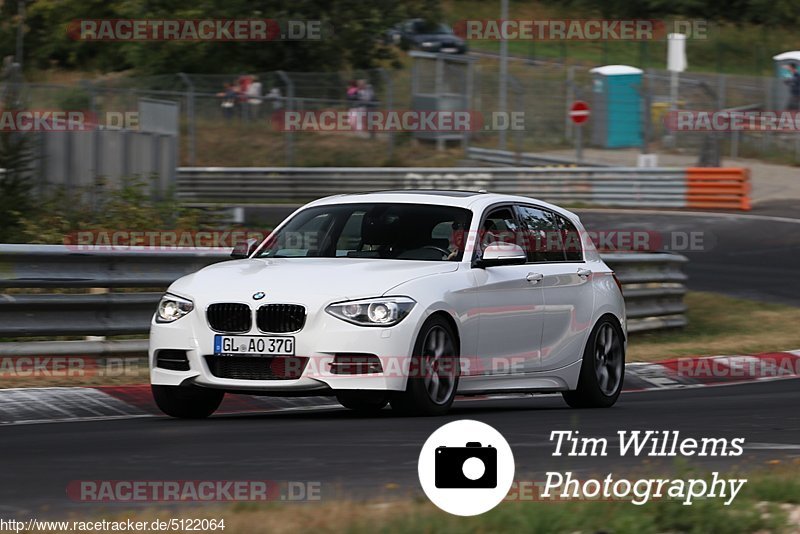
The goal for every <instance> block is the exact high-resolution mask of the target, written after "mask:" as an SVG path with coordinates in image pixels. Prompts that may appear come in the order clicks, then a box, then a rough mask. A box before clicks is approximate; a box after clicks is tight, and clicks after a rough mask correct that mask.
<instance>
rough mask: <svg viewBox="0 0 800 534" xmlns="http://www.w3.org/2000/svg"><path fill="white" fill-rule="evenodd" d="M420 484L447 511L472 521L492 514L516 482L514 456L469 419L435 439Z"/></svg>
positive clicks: (422, 461) (427, 447)
mask: <svg viewBox="0 0 800 534" xmlns="http://www.w3.org/2000/svg"><path fill="white" fill-rule="evenodd" d="M417 471H418V474H419V481H420V485H422V489H423V490H424V491H425V495H427V496H428V498H429V499H430V500H431V502H433V504H435V505H436V506H438V507H439V508H441V509H442V510H444V511H445V512H448V513H451V514H454V515H460V516H472V515H478V514H482V513H484V512H488V511H489V510H491V509H492V508H494V507H495V506H497V505H498V504H500V502H501V501H502V500H503V499H504V498H505V497H506V495H508V491H509V489H510V488H511V484H512V483H513V482H514V455H513V453H512V452H511V447H510V446H509V445H508V442H507V441H506V440H505V438H504V437H503V435H502V434H500V432H498V431H497V430H495V429H494V428H492V427H491V426H489V425H487V424H485V423H481V422H480V421H473V420H471V419H463V420H461V421H453V422H452V423H447V424H446V425H443V426H442V427H440V428H439V429H438V430H436V431H435V432H434V433H433V434H431V435H430V436H429V437H428V439H427V441H426V442H425V444H424V445H423V446H422V450H421V451H420V455H419V462H418V465H417Z"/></svg>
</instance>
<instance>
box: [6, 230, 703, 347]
mask: <svg viewBox="0 0 800 534" xmlns="http://www.w3.org/2000/svg"><path fill="white" fill-rule="evenodd" d="M228 257H229V251H228V250H227V249H224V250H222V249H209V250H208V251H207V252H199V251H193V250H188V251H164V252H139V251H131V252H126V251H113V252H112V251H107V250H102V249H88V250H83V249H82V250H80V251H77V250H74V249H73V248H71V247H67V246H63V245H0V288H12V292H10V293H6V294H2V295H0V336H2V337H6V338H9V337H11V338H20V337H55V336H88V335H96V336H112V335H120V334H126V335H131V334H133V335H138V334H145V333H147V332H148V330H149V327H150V319H151V317H152V315H153V312H154V310H155V307H156V304H157V303H158V300H159V298H160V297H161V294H162V291H163V289H164V288H166V287H167V286H168V285H169V284H170V283H171V282H172V281H174V280H175V279H177V278H179V277H181V276H183V275H185V274H188V273H191V272H193V271H195V270H197V269H200V268H201V267H204V266H206V265H210V264H212V263H217V262H219V261H224V260H226V259H227V258H228ZM603 259H604V260H605V261H606V262H607V263H608V264H609V265H610V266H611V267H612V268H613V269H614V270H615V271H616V273H617V276H618V277H619V278H620V281H621V282H622V283H623V289H624V294H625V302H626V305H627V307H628V320H629V323H628V330H629V331H630V332H639V331H644V330H655V329H661V328H674V327H679V326H683V325H685V324H686V318H685V316H684V312H685V311H686V307H685V305H684V304H683V295H684V293H685V292H686V287H685V285H684V282H685V280H686V275H685V274H684V273H683V272H682V265H683V263H685V262H686V261H687V259H686V258H685V257H683V256H679V255H674V254H660V253H643V254H638V253H637V254H633V253H631V254H624V253H623V254H604V255H603ZM20 288H31V289H36V290H42V289H44V290H48V289H55V288H57V289H59V290H62V291H63V290H68V291H71V292H69V293H41V292H39V291H37V292H35V293H26V294H21V293H19V292H18V291H19V289H20ZM82 288H84V289H85V288H111V289H112V290H121V289H126V288H127V289H134V288H135V289H137V290H141V289H143V288H148V289H153V290H156V289H157V290H158V291H147V292H142V291H136V292H119V291H113V292H107V293H91V294H86V293H75V290H79V289H82ZM146 349H147V341H146V340H137V339H133V340H119V341H44V342H41V341H29V342H5V343H0V356H10V355H59V354H80V355H86V356H104V355H108V354H137V353H138V354H141V353H142V352H144V351H146Z"/></svg>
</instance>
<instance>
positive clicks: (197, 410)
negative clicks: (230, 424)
mask: <svg viewBox="0 0 800 534" xmlns="http://www.w3.org/2000/svg"><path fill="white" fill-rule="evenodd" d="M150 388H151V389H152V391H153V399H155V401H156V405H157V406H158V408H159V409H160V410H161V411H162V412H164V413H165V414H167V415H169V416H172V417H178V418H181V419H203V418H206V417H208V416H209V415H211V414H212V413H214V412H215V411H216V409H217V408H219V405H220V403H221V402H222V398H223V397H224V396H225V392H224V391H220V390H218V389H207V388H200V387H197V386H156V385H152V386H150Z"/></svg>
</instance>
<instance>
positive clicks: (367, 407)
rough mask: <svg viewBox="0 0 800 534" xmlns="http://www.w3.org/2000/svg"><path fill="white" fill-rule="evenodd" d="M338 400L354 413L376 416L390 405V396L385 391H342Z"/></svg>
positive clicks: (338, 394)
mask: <svg viewBox="0 0 800 534" xmlns="http://www.w3.org/2000/svg"><path fill="white" fill-rule="evenodd" d="M336 400H338V401H339V404H341V405H342V406H344V407H345V408H348V409H350V410H353V411H354V412H358V413H361V414H375V413H378V412H379V411H381V410H382V409H383V408H384V407H385V406H386V405H387V404H389V395H388V394H387V393H386V392H385V391H340V392H338V393H336Z"/></svg>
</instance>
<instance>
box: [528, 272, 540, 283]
mask: <svg viewBox="0 0 800 534" xmlns="http://www.w3.org/2000/svg"><path fill="white" fill-rule="evenodd" d="M542 278H544V275H543V274H542V273H528V276H526V277H525V280H527V281H528V282H531V283H532V284H535V283H537V282H541V281H542Z"/></svg>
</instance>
